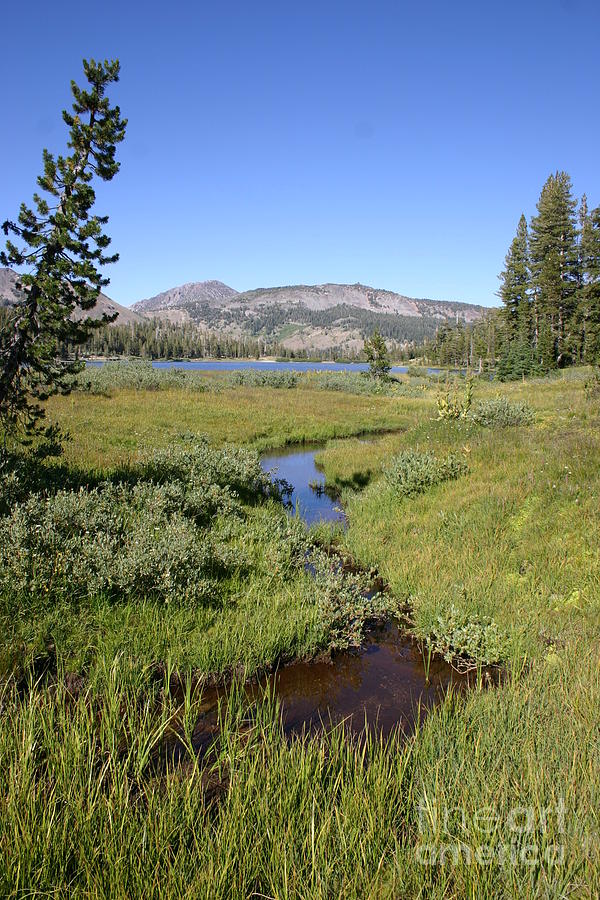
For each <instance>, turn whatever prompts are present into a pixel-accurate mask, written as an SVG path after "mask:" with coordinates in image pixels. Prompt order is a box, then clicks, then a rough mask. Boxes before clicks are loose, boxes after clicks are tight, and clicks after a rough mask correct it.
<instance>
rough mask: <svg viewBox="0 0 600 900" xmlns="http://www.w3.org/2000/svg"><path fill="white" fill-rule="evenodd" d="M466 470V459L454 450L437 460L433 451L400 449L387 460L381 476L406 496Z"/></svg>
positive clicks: (461, 473) (400, 493) (457, 475)
mask: <svg viewBox="0 0 600 900" xmlns="http://www.w3.org/2000/svg"><path fill="white" fill-rule="evenodd" d="M467 471H468V466H467V463H466V461H465V460H464V459H463V458H462V457H460V456H458V455H457V454H456V453H450V454H448V456H446V457H445V458H444V459H441V460H440V459H437V458H436V457H435V456H434V454H433V453H418V452H416V451H415V450H403V451H402V453H399V454H398V455H397V456H394V457H393V459H392V460H390V463H389V464H388V466H387V467H386V468H385V469H384V472H383V476H384V478H385V480H386V481H387V483H388V484H389V485H390V487H391V488H393V490H394V491H395V492H396V493H397V494H399V495H400V496H403V497H408V496H411V495H412V494H420V493H422V492H423V491H425V490H427V488H429V487H431V486H433V485H435V484H441V483H442V482H443V481H448V480H450V479H453V478H458V477H460V476H461V475H464V474H465V473H466V472H467Z"/></svg>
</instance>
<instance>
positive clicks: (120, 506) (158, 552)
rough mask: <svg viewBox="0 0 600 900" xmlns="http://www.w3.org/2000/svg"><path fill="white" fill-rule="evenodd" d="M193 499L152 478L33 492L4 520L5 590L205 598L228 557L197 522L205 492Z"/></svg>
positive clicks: (75, 596) (74, 596)
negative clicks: (46, 494) (145, 481)
mask: <svg viewBox="0 0 600 900" xmlns="http://www.w3.org/2000/svg"><path fill="white" fill-rule="evenodd" d="M181 499H183V500H184V501H185V500H187V501H188V505H187V507H186V506H185V505H184V509H183V510H180V509H179V508H178V501H179V500H181ZM189 501H190V498H185V497H183V495H182V492H181V491H180V489H178V486H177V485H163V486H158V485H152V484H141V485H136V486H134V487H133V488H132V487H129V486H128V485H123V484H120V485H112V484H106V485H103V486H102V487H99V488H95V489H93V490H91V491H85V490H80V491H59V492H58V493H56V494H54V495H53V496H50V497H43V496H40V495H32V496H31V497H29V498H28V500H26V501H25V503H20V504H17V505H16V506H15V507H14V509H13V510H12V512H11V514H10V516H7V517H5V518H4V519H2V520H0V594H2V595H3V596H4V597H6V598H8V597H12V599H13V600H18V599H19V598H21V597H29V598H36V601H37V603H36V606H37V608H39V606H40V603H41V605H42V606H45V605H47V603H54V602H56V601H57V600H59V599H60V600H67V601H69V602H71V603H75V604H76V603H77V602H79V601H81V600H83V599H86V598H87V599H91V598H93V597H99V596H105V597H111V598H113V599H115V600H128V599H132V598H134V597H137V598H142V597H151V598H153V599H155V600H162V601H164V602H175V601H177V602H181V601H187V600H189V601H194V602H203V601H205V600H207V599H209V598H210V596H211V594H212V592H213V585H212V576H213V575H214V574H215V573H216V572H218V571H220V570H222V569H223V568H224V567H225V566H226V565H227V559H226V558H225V555H224V551H223V548H222V547H217V546H215V545H214V543H213V541H212V540H211V537H210V535H209V534H208V533H206V532H204V531H202V530H201V529H199V528H197V527H196V525H195V524H194V521H193V517H194V515H195V514H196V513H197V511H198V504H199V502H200V503H201V500H200V499H199V498H196V502H194V500H193V499H192V501H191V504H190V502H189ZM211 502H214V500H212V501H208V503H209V505H210V503H211ZM190 511H191V513H192V517H191V518H188V515H186V513H189V512H190ZM44 601H47V603H45V602H44Z"/></svg>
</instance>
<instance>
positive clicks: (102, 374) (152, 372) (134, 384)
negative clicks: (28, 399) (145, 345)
mask: <svg viewBox="0 0 600 900" xmlns="http://www.w3.org/2000/svg"><path fill="white" fill-rule="evenodd" d="M75 387H76V389H77V390H80V391H87V392H89V393H90V394H107V393H109V392H110V391H113V390H116V389H118V388H126V389H129V390H136V391H161V390H162V391H164V390H169V389H172V388H180V389H181V388H185V389H187V390H193V391H200V392H204V391H207V390H208V389H209V386H208V384H207V380H206V378H204V377H203V375H202V374H201V373H200V372H189V371H185V370H183V369H176V368H157V367H155V366H153V365H152V363H151V362H149V361H146V360H129V361H123V362H107V363H104V364H103V365H101V366H89V365H88V366H86V367H85V369H84V370H83V372H81V373H80V374H79V375H78V376H77V379H76V382H75Z"/></svg>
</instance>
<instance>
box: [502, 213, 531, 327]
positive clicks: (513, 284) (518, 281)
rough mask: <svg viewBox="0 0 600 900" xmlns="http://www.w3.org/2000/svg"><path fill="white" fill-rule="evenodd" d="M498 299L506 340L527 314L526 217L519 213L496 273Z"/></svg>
mask: <svg viewBox="0 0 600 900" xmlns="http://www.w3.org/2000/svg"><path fill="white" fill-rule="evenodd" d="M500 280H501V282H502V283H501V286H500V290H499V292H498V293H499V295H500V298H501V299H502V303H503V304H504V321H505V325H506V330H507V333H508V336H509V339H512V338H513V337H515V336H516V334H517V331H518V329H519V326H522V325H523V324H524V322H525V321H526V320H527V318H528V314H529V291H530V286H531V275H530V271H529V241H528V234H527V219H526V218H525V216H524V215H521V218H520V219H519V224H518V227H517V233H516V235H515V237H514V238H513V241H512V243H511V245H510V248H509V250H508V253H507V254H506V258H505V268H504V271H503V272H502V273H501V275H500Z"/></svg>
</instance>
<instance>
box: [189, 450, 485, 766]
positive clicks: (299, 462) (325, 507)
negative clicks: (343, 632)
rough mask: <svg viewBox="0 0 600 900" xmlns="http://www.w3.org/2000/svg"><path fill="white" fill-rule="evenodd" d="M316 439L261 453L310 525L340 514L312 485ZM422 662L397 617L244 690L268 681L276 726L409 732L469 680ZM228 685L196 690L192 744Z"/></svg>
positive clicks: (202, 743) (257, 691)
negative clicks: (349, 646) (199, 704)
mask: <svg viewBox="0 0 600 900" xmlns="http://www.w3.org/2000/svg"><path fill="white" fill-rule="evenodd" d="M321 446H322V445H318V446H315V445H313V446H310V445H307V446H302V447H301V448H298V447H293V448H289V449H286V450H284V451H282V452H279V453H277V454H272V453H269V454H268V455H265V456H263V457H262V459H261V465H262V467H263V469H264V471H266V472H268V473H270V474H272V475H273V477H278V478H284V479H285V480H286V481H287V482H289V483H290V484H291V485H293V487H294V492H293V495H292V503H291V509H290V512H291V513H292V514H293V513H295V511H296V509H297V510H298V513H299V514H300V515H301V516H302V517H303V518H304V520H305V521H306V523H307V524H309V525H310V524H313V523H314V522H318V521H339V522H345V516H344V512H343V510H342V509H341V507H340V503H339V501H338V500H336V499H332V498H331V497H330V496H328V495H327V494H326V493H325V492H324V491H322V490H320V489H319V488H318V487H317V490H316V491H315V490H314V489H313V488H312V487H311V484H312V485H316V486H318V485H323V484H324V481H325V479H324V476H323V474H322V472H320V471H319V470H318V468H317V467H316V464H315V452H316V451H317V450H318V449H321ZM428 669H429V671H428V673H427V672H426V669H425V663H424V659H423V655H422V652H421V648H420V647H419V645H418V643H417V642H416V641H415V640H414V639H412V638H411V637H409V636H408V635H407V634H405V633H403V632H402V631H401V629H400V628H399V627H398V626H397V625H396V624H387V625H385V626H381V627H379V628H378V629H375V630H373V631H371V632H370V633H369V634H368V636H367V637H366V639H365V641H364V642H363V645H362V646H361V648H360V649H359V650H354V651H350V650H349V651H344V652H338V653H335V654H333V655H332V656H331V657H329V656H327V657H326V658H323V657H321V658H319V659H317V660H309V661H303V660H300V661H297V662H293V663H290V664H288V665H284V666H282V667H281V668H279V669H278V670H276V671H275V672H273V673H271V674H270V675H268V676H265V677H263V678H261V679H259V681H258V682H249V683H248V684H246V685H245V687H244V691H245V693H246V696H247V697H248V699H249V700H250V701H251V702H252V701H254V700H258V699H260V697H261V696H262V695H263V692H264V691H265V689H268V692H269V694H270V695H271V696H273V697H274V698H276V699H277V700H278V701H279V703H280V707H281V719H282V726H283V730H284V732H285V733H286V734H287V735H289V736H291V735H300V734H303V733H306V732H310V733H315V732H318V731H322V730H327V729H329V728H331V726H332V725H336V724H339V723H341V722H343V723H344V727H345V728H347V729H348V730H349V731H350V732H351V733H353V734H355V735H361V734H364V733H365V731H366V730H369V731H372V732H376V733H378V734H379V735H382V736H383V737H386V736H388V735H390V734H392V733H393V732H395V731H399V732H401V733H402V734H405V735H408V734H410V733H411V732H412V731H414V728H415V726H416V725H417V723H418V722H421V721H422V720H423V718H424V716H425V715H426V714H427V711H428V710H429V709H431V708H432V707H433V706H434V705H435V704H436V703H438V702H439V701H440V700H441V699H442V698H443V697H444V695H445V694H446V692H447V690H448V688H449V687H450V686H452V687H453V688H456V689H458V690H462V689H464V687H465V686H467V685H468V683H469V677H468V676H467V675H463V674H458V673H457V672H456V671H455V670H454V669H452V667H451V666H449V665H448V664H447V663H446V662H445V661H444V660H442V659H440V658H438V657H434V658H432V659H431V660H430V661H429V666H428ZM427 676H428V677H427ZM227 692H228V690H227V688H226V687H221V688H218V687H214V688H209V689H208V690H207V691H205V693H204V694H203V708H204V710H205V712H204V713H203V715H202V717H201V720H200V722H198V725H197V728H196V732H195V735H194V744H195V746H196V747H197V749H199V750H200V749H201V748H202V747H206V746H207V744H209V743H210V741H211V740H212V739H213V737H214V736H215V734H216V733H217V731H218V715H217V710H218V705H219V700H220V699H222V698H226V696H227Z"/></svg>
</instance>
